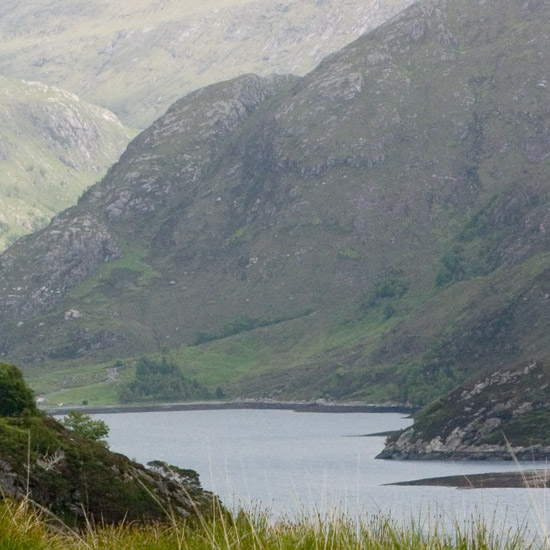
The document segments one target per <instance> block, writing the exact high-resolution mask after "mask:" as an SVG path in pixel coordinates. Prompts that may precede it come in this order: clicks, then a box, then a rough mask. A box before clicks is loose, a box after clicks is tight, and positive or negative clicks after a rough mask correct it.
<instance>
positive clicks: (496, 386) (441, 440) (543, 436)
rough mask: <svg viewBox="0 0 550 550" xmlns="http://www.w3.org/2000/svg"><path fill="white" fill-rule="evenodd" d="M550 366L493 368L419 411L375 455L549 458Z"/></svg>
mask: <svg viewBox="0 0 550 550" xmlns="http://www.w3.org/2000/svg"><path fill="white" fill-rule="evenodd" d="M549 419H550V366H549V364H548V362H544V361H533V362H530V363H526V364H522V365H520V366H518V367H516V368H515V369H507V370H504V371H500V372H493V373H491V374H486V375H484V376H483V377H481V378H478V379H477V380H475V381H474V382H470V383H467V384H464V385H462V386H460V387H459V388H457V389H455V390H453V391H452V392H451V393H449V394H447V395H446V396H444V397H442V398H440V399H438V400H437V401H435V402H434V403H432V404H431V405H428V406H427V407H426V408H424V409H422V410H421V411H419V412H418V413H417V414H416V415H415V417H414V424H413V426H412V427H410V428H407V429H406V430H403V431H402V432H399V433H397V434H394V435H391V436H390V437H388V440H387V442H386V446H385V448H384V450H383V451H382V452H381V453H380V454H379V455H378V457H377V458H385V459H394V460H513V459H517V460H528V461H536V460H546V459H548V458H549V457H550V431H549V430H548V420H549Z"/></svg>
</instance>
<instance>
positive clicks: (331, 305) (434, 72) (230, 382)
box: [0, 0, 550, 437]
mask: <svg viewBox="0 0 550 550" xmlns="http://www.w3.org/2000/svg"><path fill="white" fill-rule="evenodd" d="M549 14H550V10H548V2H544V1H541V2H523V3H518V2H517V1H516V0H504V1H502V2H500V4H499V10H495V9H494V6H492V5H491V4H490V3H488V2H479V1H478V0H423V1H422V2H419V3H416V4H414V5H412V6H411V7H410V8H408V9H407V10H405V11H404V12H402V13H400V14H399V15H398V16H397V17H395V18H394V19H392V20H391V21H389V22H388V23H386V24H384V25H382V26H381V27H379V28H377V29H376V30H375V31H373V32H371V33H369V34H366V35H364V36H362V37H361V38H360V39H358V40H357V41H355V42H354V43H352V44H350V45H349V46H348V47H346V48H344V49H343V50H341V51H339V52H337V53H336V54H333V55H331V56H330V57H329V58H327V59H325V60H324V61H323V62H322V63H321V64H320V65H319V66H318V68H317V69H315V70H314V71H312V72H311V73H310V74H308V75H307V76H305V77H303V78H293V77H270V78H260V77H258V76H253V75H245V76H242V77H239V78H237V79H234V80H230V81H226V82H221V83H218V84H215V85H212V86H209V87H207V88H204V89H201V90H199V91H196V92H193V93H191V94H190V95H188V96H186V97H185V98H183V99H181V100H179V101H177V102H176V103H175V104H174V105H173V106H172V107H171V108H170V109H169V110H168V111H167V113H166V114H165V116H163V117H161V118H159V119H158V120H157V121H156V122H155V123H154V124H153V125H152V126H151V127H150V128H148V129H147V130H145V131H144V132H143V133H141V134H140V135H139V136H138V137H137V138H136V139H135V140H134V141H132V143H131V144H130V145H129V147H128V148H127V150H126V152H125V153H124V154H123V155H122V157H121V158H120V161H119V162H118V163H117V164H116V165H114V166H113V167H112V168H111V169H110V171H109V172H108V174H107V175H106V177H105V178H104V179H103V181H102V182H100V183H99V184H97V185H95V186H93V187H92V188H90V189H89V190H88V191H87V192H86V193H85V194H84V195H83V196H82V198H81V200H80V201H79V203H78V204H77V205H76V206H75V207H74V208H72V209H70V210H67V211H65V212H64V213H63V214H62V215H60V216H58V218H57V219H56V220H55V221H54V223H52V225H51V226H49V227H48V228H45V229H44V230H42V231H41V232H38V233H36V234H35V235H33V236H32V237H28V238H26V239H24V240H23V241H20V242H19V243H17V245H15V246H14V247H12V248H11V249H9V250H8V251H7V252H6V253H5V254H4V255H2V256H0V281H1V283H0V291H1V292H0V294H1V296H0V335H1V337H0V354H5V356H6V357H7V356H9V357H11V358H12V360H13V361H18V362H20V363H21V364H22V365H25V366H27V365H31V364H32V365H35V366H36V365H40V364H42V365H43V366H44V369H45V370H46V369H48V368H52V369H53V368H55V369H57V370H61V369H60V365H59V363H58V362H59V361H64V360H69V361H74V360H75V359H78V363H79V364H80V362H83V361H87V362H89V363H93V364H95V365H98V364H100V363H103V362H112V361H115V360H117V359H123V358H125V357H136V356H139V355H143V354H147V353H152V352H155V353H158V352H164V351H166V350H174V351H175V355H176V356H177V357H181V358H184V357H185V358H186V359H182V364H183V363H184V362H185V363H186V365H188V366H189V369H193V375H196V376H198V377H200V376H202V377H203V380H204V379H207V380H210V381H211V380H213V379H216V380H220V387H221V389H222V390H223V391H224V392H226V393H227V395H228V396H231V397H233V396H243V395H246V396H251V395H254V396H258V395H260V396H268V397H269V396H276V397H278V398H294V399H298V398H299V399H316V398H319V397H332V398H339V399H360V400H364V401H366V402H384V401H391V402H400V403H407V402H409V403H412V404H415V405H418V404H425V403H427V402H428V401H429V400H431V399H432V398H434V397H435V396H438V395H441V394H443V393H445V392H446V391H448V390H450V389H452V388H453V387H455V386H457V385H458V384H460V383H461V382H463V381H464V380H465V379H467V378H468V377H472V376H474V375H476V374H479V373H480V372H488V371H491V370H498V369H502V370H507V369H510V368H512V367H513V365H515V364H517V363H518V362H520V361H522V360H528V359H530V358H531V357H535V356H537V357H538V356H540V357H544V356H550V340H549V339H548V331H549V330H550V317H549V316H548V303H549V302H548V300H549V299H550V298H549V297H550V270H549V269H548V255H549V253H550V233H549V232H548V231H547V227H549V226H550V187H549V182H550V164H549V163H548V159H546V160H544V157H545V154H546V153H545V150H546V149H545V148H546V145H547V141H546V138H545V136H546V135H547V134H548V128H550V111H549V110H548V100H549V96H548V94H549V93H550V92H549V90H550V88H548V87H546V84H545V79H546V78H547V76H546V75H547V74H548V73H550V58H549V56H547V55H545V52H546V51H549V50H550V32H548V28H549V25H550V15H549ZM526 45H527V46H528V47H527V46H526ZM502 52H510V55H502ZM71 310H75V311H79V312H80V313H81V316H80V317H79V318H78V319H74V320H72V321H66V320H65V313H66V312H67V311H71ZM195 345H196V346H198V345H201V348H200V350H199V352H200V353H197V349H193V350H189V349H188V347H190V346H195ZM252 349H254V350H261V351H258V352H257V353H255V354H250V353H249V351H248V350H252ZM203 352H204V353H203ZM187 358H188V359H189V360H187ZM266 358H269V360H267V359H266ZM226 359H227V360H226ZM54 361H55V364H54ZM203 361H204V362H203ZM76 363H77V362H76V361H75V362H74V363H71V365H74V364H76ZM235 363H238V364H239V368H233V367H232V366H231V365H234V364H235ZM242 365H247V367H246V368H244V367H243V368H241V366H242ZM71 368H74V367H73V366H71ZM38 370H39V369H36V368H34V369H33V371H34V372H37V371H38ZM214 370H215V371H216V377H214V376H210V374H209V373H212V372H214ZM203 380H200V379H199V382H202V381H203ZM213 389H214V388H213ZM436 435H437V434H436ZM434 437H435V435H434Z"/></svg>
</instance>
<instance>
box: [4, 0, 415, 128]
mask: <svg viewBox="0 0 550 550" xmlns="http://www.w3.org/2000/svg"><path fill="white" fill-rule="evenodd" d="M413 1H414V0H385V1H384V2H381V1H380V0H366V1H365V0H347V1H343V0H324V1H320V2H319V1H317V0H306V1H304V0H287V1H285V2H279V1H278V0H208V1H203V2H196V1H193V0H162V1H156V2H152V1H150V0H118V1H117V2H114V1H108V0H65V1H64V2H62V3H61V4H59V3H52V2H50V1H48V0H39V1H37V2H33V4H32V6H31V5H28V3H25V2H21V1H14V2H9V3H8V4H6V5H5V6H4V7H1V8H0V74H4V75H7V76H12V77H16V78H24V79H27V80H39V81H41V82H46V83H47V84H52V85H56V86H59V87H61V88H63V89H68V90H70V91H71V92H74V93H76V94H78V95H79V96H81V97H83V98H85V99H86V100H88V101H90V102H92V103H95V104H98V105H103V106H105V107H107V108H109V109H110V110H111V111H113V112H115V113H116V114H117V115H118V116H119V117H120V118H121V119H122V120H124V121H125V122H126V123H127V124H129V125H130V126H132V127H145V126H148V125H149V124H151V123H152V122H153V120H154V119H156V118H157V117H158V116H159V115H161V114H163V113H164V112H165V111H166V109H167V108H168V106H169V105H170V104H171V103H173V102H174V101H175V100H177V99H179V98H180V97H182V96H183V95H184V94H185V93H188V92H190V91H191V90H195V89H198V88H200V87H202V86H206V85H208V84H213V83H215V82H219V81H221V80H226V79H228V78H232V77H235V76H238V75H241V74H244V73H247V72H255V73H259V74H264V75H267V74H270V73H295V74H302V75H303V74H305V73H306V72H308V71H310V70H311V69H313V67H315V65H317V63H319V61H320V60H321V59H322V58H323V57H325V56H326V55H328V54H330V53H332V52H334V51H336V50H338V49H339V48H341V47H343V46H345V45H346V44H348V43H349V42H351V41H352V40H354V39H355V38H357V37H358V36H359V35H360V34H361V33H363V32H365V31H367V30H369V29H372V28H374V27H376V26H377V25H379V24H381V23H382V22H384V21H386V20H387V19H389V18H390V17H391V16H393V15H395V14H396V13H398V12H399V11H400V10H402V9H403V8H405V7H407V6H408V5H410V4H411V3H412V2H413Z"/></svg>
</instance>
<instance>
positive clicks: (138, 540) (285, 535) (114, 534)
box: [0, 501, 544, 550]
mask: <svg viewBox="0 0 550 550" xmlns="http://www.w3.org/2000/svg"><path fill="white" fill-rule="evenodd" d="M0 548H9V549H10V550H27V549H32V550H61V549H63V550H83V549H86V550H89V549H94V550H96V549H97V550H111V549H112V550H115V549H116V550H130V549H131V550H152V549H155V550H187V549H189V550H191V549H192V550H207V549H219V550H222V549H224V550H225V549H227V550H229V549H232V550H252V549H254V550H260V549H261V550H310V549H311V550H313V549H321V548H322V549H327V550H328V549H330V550H355V549H357V550H397V549H400V550H401V549H414V550H432V549H433V550H436V549H437V550H455V549H456V550H466V549H479V550H527V549H531V550H535V549H538V548H541V549H542V548H544V546H543V544H542V543H538V542H537V541H532V540H528V539H527V537H524V536H523V535H522V533H521V532H520V531H519V530H518V531H506V530H503V531H502V532H498V530H497V528H496V526H495V525H487V524H486V523H484V522H483V521H482V520H474V521H470V522H466V523H464V524H460V523H459V522H456V525H455V526H454V528H453V529H451V530H450V531H445V529H444V527H443V526H442V525H441V524H440V523H438V522H437V521H436V522H435V523H434V524H433V525H431V526H430V527H429V528H426V526H425V525H422V524H421V523H418V522H415V521H410V522H409V523H400V522H397V521H395V520H392V519H391V518H389V517H386V516H382V515H380V516H378V515H377V516H373V517H369V518H365V519H362V520H352V519H350V518H347V517H345V516H343V515H337V514H335V515H331V516H330V517H322V516H320V515H319V516H317V517H302V518H298V519H296V520H289V519H283V520H280V521H278V522H276V523H273V522H272V521H270V517H269V515H268V514H267V513H266V512H263V511H252V512H247V511H243V510H241V511H239V512H237V513H233V514H225V513H223V514H222V513H214V514H212V516H211V519H208V520H207V519H204V518H198V519H197V518H195V519H192V520H185V521H180V522H178V521H168V522H167V523H165V524H162V523H155V524H149V525H134V524H129V523H126V524H122V525H118V526H99V525H98V526H93V525H88V527H87V529H84V530H82V531H79V532H77V531H71V530H67V529H65V528H63V527H61V529H60V528H59V525H56V523H55V520H52V518H50V517H49V516H48V515H46V514H45V513H44V512H43V511H37V510H36V509H34V508H33V506H32V504H31V503H29V502H28V501H23V502H21V503H19V504H14V503H12V502H10V501H4V502H2V503H0Z"/></svg>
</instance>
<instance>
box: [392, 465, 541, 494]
mask: <svg viewBox="0 0 550 550" xmlns="http://www.w3.org/2000/svg"><path fill="white" fill-rule="evenodd" d="M549 482H550V470H547V469H538V470H533V469H531V470H524V471H519V472H518V471H515V472H498V473H487V474H470V475H455V476H444V477H430V478H424V479H415V480H412V481H400V482H397V483H388V485H394V486H395V485H397V486H401V487H410V486H428V487H455V488H457V489H526V488H529V489H546V488H547V486H548V483H549Z"/></svg>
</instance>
